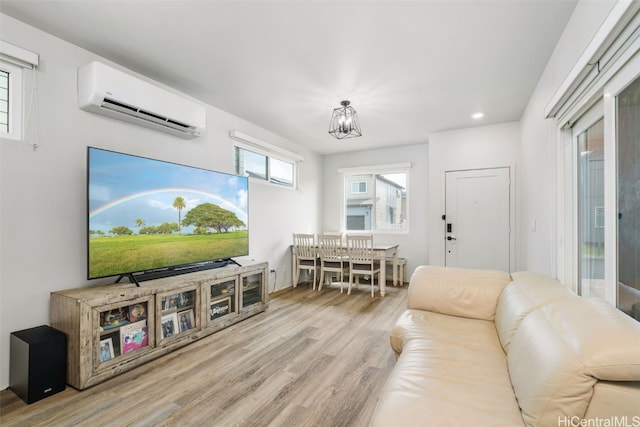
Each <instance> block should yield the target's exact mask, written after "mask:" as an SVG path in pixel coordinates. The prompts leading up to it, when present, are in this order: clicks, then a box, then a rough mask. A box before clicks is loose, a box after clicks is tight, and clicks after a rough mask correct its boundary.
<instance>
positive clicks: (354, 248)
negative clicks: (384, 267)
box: [347, 234, 380, 297]
mask: <svg viewBox="0 0 640 427" xmlns="http://www.w3.org/2000/svg"><path fill="white" fill-rule="evenodd" d="M347 256H348V257H349V288H348V291H347V295H350V294H351V286H352V284H353V276H354V275H356V276H358V277H359V276H369V277H370V278H371V296H372V297H373V296H375V275H376V274H377V275H378V289H380V260H378V259H376V256H375V253H374V251H373V235H371V234H357V235H353V234H348V235H347Z"/></svg>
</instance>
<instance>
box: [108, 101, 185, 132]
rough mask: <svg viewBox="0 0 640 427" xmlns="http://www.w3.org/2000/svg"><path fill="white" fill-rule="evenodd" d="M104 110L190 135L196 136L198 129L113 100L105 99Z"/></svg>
mask: <svg viewBox="0 0 640 427" xmlns="http://www.w3.org/2000/svg"><path fill="white" fill-rule="evenodd" d="M101 107H102V108H106V109H107V110H112V111H117V112H119V113H122V114H127V115H129V116H131V117H134V118H137V119H140V120H148V121H149V122H151V123H155V124H157V125H159V126H167V127H169V128H172V129H179V130H184V131H185V132H188V133H190V134H194V135H195V134H196V132H197V129H196V127H195V126H190V125H187V124H185V123H180V122H177V121H175V120H171V119H167V118H165V117H162V116H159V115H157V114H153V113H150V112H148V111H145V110H141V109H140V108H135V107H132V106H130V105H126V104H123V103H121V102H118V101H114V100H113V99H108V98H105V99H104V101H102V105H101Z"/></svg>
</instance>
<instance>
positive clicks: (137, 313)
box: [129, 303, 147, 322]
mask: <svg viewBox="0 0 640 427" xmlns="http://www.w3.org/2000/svg"><path fill="white" fill-rule="evenodd" d="M146 318H147V304H146V303H145V304H133V305H130V306H129V321H130V322H139V321H140V320H144V319H146Z"/></svg>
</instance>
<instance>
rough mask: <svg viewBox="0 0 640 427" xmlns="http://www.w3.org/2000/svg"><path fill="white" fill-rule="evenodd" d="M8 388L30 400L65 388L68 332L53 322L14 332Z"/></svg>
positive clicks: (36, 399) (33, 400) (34, 400)
mask: <svg viewBox="0 0 640 427" xmlns="http://www.w3.org/2000/svg"><path fill="white" fill-rule="evenodd" d="M10 346H11V349H10V353H11V355H10V369H9V388H10V389H11V390H13V391H14V393H15V394H17V395H18V396H20V398H21V399H22V400H24V401H25V402H27V403H33V402H37V401H38V400H41V399H44V398H45V397H47V396H51V395H52V394H56V393H58V392H60V391H62V390H64V388H65V384H66V382H67V336H66V335H65V334H64V332H60V331H58V330H56V329H53V328H52V327H50V326H38V327H35V328H31V329H25V330H23V331H17V332H12V333H11V341H10Z"/></svg>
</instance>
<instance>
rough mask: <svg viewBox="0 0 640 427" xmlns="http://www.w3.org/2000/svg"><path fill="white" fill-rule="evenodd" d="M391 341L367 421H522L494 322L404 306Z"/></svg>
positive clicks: (507, 423) (500, 423)
mask: <svg viewBox="0 0 640 427" xmlns="http://www.w3.org/2000/svg"><path fill="white" fill-rule="evenodd" d="M394 341H395V342H394ZM392 345H394V349H395V350H396V352H401V353H400V355H399V357H398V360H397V362H396V366H395V368H394V369H393V371H392V372H391V375H390V377H389V380H388V381H387V385H386V386H385V388H384V391H383V393H382V395H381V396H380V399H379V401H378V407H377V408H376V410H375V413H374V417H373V419H372V421H371V425H372V426H381V427H382V426H384V427H388V426H403V427H411V426H425V425H430V426H456V427H457V426H474V425H477V426H480V425H484V426H489V425H492V426H521V425H523V422H522V417H521V415H520V410H519V408H518V404H517V401H516V399H515V397H514V394H513V388H512V387H511V382H510V380H509V375H508V370H507V365H506V356H505V354H504V351H503V350H502V347H501V345H500V341H499V339H498V336H497V333H496V330H495V327H494V324H493V322H491V321H486V320H477V319H468V318H463V317H455V316H448V315H444V314H439V313H433V312H427V311H421V310H407V311H405V312H404V314H403V315H402V316H401V317H400V319H399V320H398V322H397V323H396V326H395V327H394V329H393V331H392Z"/></svg>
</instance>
